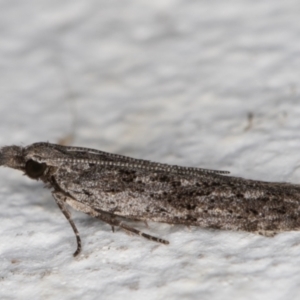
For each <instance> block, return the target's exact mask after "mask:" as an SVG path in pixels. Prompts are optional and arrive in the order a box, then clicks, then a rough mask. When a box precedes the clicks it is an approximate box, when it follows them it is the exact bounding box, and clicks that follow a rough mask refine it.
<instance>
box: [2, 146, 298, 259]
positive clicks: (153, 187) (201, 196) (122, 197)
mask: <svg viewBox="0 0 300 300" xmlns="http://www.w3.org/2000/svg"><path fill="white" fill-rule="evenodd" d="M0 165H1V166H5V167H10V168H14V169H17V170H20V171H23V172H25V174H26V175H27V176H28V177H30V178H32V179H35V180H42V181H43V182H44V183H45V184H46V186H47V187H48V188H50V189H51V191H52V195H53V197H54V199H55V201H56V203H57V205H58V207H59V208H60V210H61V211H62V213H63V214H64V215H65V217H66V218H67V220H68V221H69V223H70V225H71V227H72V229H73V231H74V233H75V235H76V239H77V249H76V251H75V252H74V256H77V255H78V254H79V253H80V251H81V239H80V236H79V232H78V230H77V228H76V226H75V224H74V222H73V220H72V218H71V214H70V212H69V210H68V206H71V207H72V208H73V209H75V210H78V211H81V212H84V213H86V214H88V215H90V216H92V217H95V218H98V219H100V220H101V221H103V222H105V223H107V224H109V225H110V226H112V229H113V231H114V227H119V228H121V229H123V230H125V231H127V232H131V233H134V234H137V235H140V236H142V237H145V238H147V239H149V240H152V241H155V242H159V243H163V244H168V243H169V242H168V241H166V240H164V239H161V238H157V237H154V236H151V235H149V234H146V233H144V232H141V231H139V230H137V229H135V228H133V227H131V226H129V225H127V224H126V219H127V220H129V219H130V220H139V221H145V222H147V221H154V222H164V223H169V224H184V225H189V226H200V227H203V228H215V229H223V230H243V231H248V232H253V233H259V234H262V235H265V236H274V235H275V234H276V233H279V232H282V231H288V230H299V228H300V226H299V225H300V216H299V215H300V213H299V210H300V205H299V204H300V185H295V184H289V183H276V182H264V181H255V180H247V179H243V178H238V177H232V176H228V175H226V174H228V173H229V172H226V171H216V170H207V169H200V168H191V167H181V166H176V165H168V164H161V163H155V162H150V161H147V160H142V159H134V158H131V157H126V156H122V155H117V154H112V153H107V152H103V151H99V150H94V149H89V148H82V147H69V146H61V145H56V144H50V143H35V144H32V145H29V146H27V147H19V146H6V147H3V148H1V149H0Z"/></svg>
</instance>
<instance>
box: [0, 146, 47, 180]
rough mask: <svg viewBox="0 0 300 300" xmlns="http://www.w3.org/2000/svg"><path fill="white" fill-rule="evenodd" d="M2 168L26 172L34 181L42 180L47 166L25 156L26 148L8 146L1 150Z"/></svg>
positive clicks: (0, 161) (0, 164) (0, 160)
mask: <svg viewBox="0 0 300 300" xmlns="http://www.w3.org/2000/svg"><path fill="white" fill-rule="evenodd" d="M0 166H4V167H9V168H13V169H17V170H20V171H24V172H25V174H26V175H27V176H28V177H30V178H33V179H38V178H40V177H41V176H42V175H43V174H44V172H45V170H46V168H47V165H46V164H45V163H40V162H38V161H35V160H34V159H31V158H30V157H27V156H26V155H25V148H23V147H19V146H6V147H3V148H1V149H0Z"/></svg>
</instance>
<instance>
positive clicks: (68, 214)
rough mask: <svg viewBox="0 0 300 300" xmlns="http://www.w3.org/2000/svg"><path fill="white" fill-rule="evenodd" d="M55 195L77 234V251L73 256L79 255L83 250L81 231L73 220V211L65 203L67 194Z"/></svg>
mask: <svg viewBox="0 0 300 300" xmlns="http://www.w3.org/2000/svg"><path fill="white" fill-rule="evenodd" d="M52 195H53V198H54V199H55V201H56V203H57V205H58V207H59V208H60V210H61V211H62V213H63V214H64V216H65V217H66V219H67V220H68V221H69V223H70V225H71V227H72V229H73V231H74V233H75V236H76V241H77V249H76V251H75V252H74V253H73V256H74V257H75V256H77V255H78V254H79V253H80V251H81V239H80V236H79V231H78V229H77V228H76V226H75V223H74V222H73V220H72V217H71V213H70V212H69V211H68V209H67V207H66V205H65V198H66V197H65V196H64V195H62V194H59V193H55V192H54V193H52Z"/></svg>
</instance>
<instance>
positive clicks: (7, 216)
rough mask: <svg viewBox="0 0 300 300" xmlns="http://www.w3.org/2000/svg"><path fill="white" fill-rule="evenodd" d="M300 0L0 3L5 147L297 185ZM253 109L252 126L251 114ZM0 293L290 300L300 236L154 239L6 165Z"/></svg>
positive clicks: (173, 230)
mask: <svg viewBox="0 0 300 300" xmlns="http://www.w3.org/2000/svg"><path fill="white" fill-rule="evenodd" d="M299 12H300V2H299V1H297V0H286V1H281V0H272V1H271V0H270V1H253V0H229V1H222V0H212V1H204V0H202V1H192V0H184V1H183V0H182V1H179V0H178V1H175V0H174V1H173V0H165V1H162V0H153V1H141V0H135V1H134V0H132V1H130V0H118V1H116V0H106V1H104V0H101V1H99V0H85V1H79V0H72V1H62V0H59V1H58V0H43V1H41V0H39V1H37V0H36V1H24V0H12V1H4V0H2V1H0V145H2V146H3V145H10V144H19V145H27V144H30V143H32V142H36V141H51V142H57V141H58V139H60V138H62V137H64V136H66V135H67V134H68V133H69V132H70V131H71V130H72V121H74V120H75V124H76V126H75V132H76V139H75V141H74V144H76V145H81V146H87V147H95V148H98V149H102V150H105V151H111V152H117V153H121V154H126V155H130V156H134V157H139V158H146V159H151V160H155V161H160V162H168V163H173V164H181V165H190V166H200V167H206V168H212V169H214V168H215V169H225V170H230V171H231V172H232V174H233V175H237V176H243V177H248V178H256V179H261V180H270V181H291V182H294V183H297V182H299V181H300V170H299V162H300V156H299V149H300V140H299V135H300V134H299V129H300V99H299V89H300V87H299V78H300V55H299V49H300V25H299ZM251 114H252V115H253V119H252V121H251V122H249V115H251ZM0 199H1V206H0V298H1V299H81V300H84V299H201V300H206V299H209V300H214V299H222V300H223V299H230V300H232V299H264V300H268V299H272V300H274V299H289V300H292V299H299V297H300V233H296V232H290V233H284V234H280V235H278V236H276V237H275V238H264V237H260V236H255V235H253V234H249V233H243V232H240V233H236V232H222V231H210V230H203V229H200V228H191V229H188V228H185V227H183V226H173V227H171V226H169V225H165V224H155V223H151V224H149V225H150V227H149V228H148V229H147V228H145V227H144V225H143V224H137V225H136V226H137V228H139V229H142V230H146V231H148V232H151V233H153V234H155V235H159V236H161V237H163V238H166V239H168V240H169V241H170V242H171V244H170V245H169V246H163V245H159V244H156V243H153V242H149V241H147V240H145V239H142V238H140V237H136V236H128V235H126V234H125V233H123V232H122V231H117V232H116V233H114V234H113V233H112V232H111V229H110V227H109V226H107V225H105V224H102V223H101V222H99V221H97V220H93V219H91V218H89V217H87V216H85V215H83V214H80V213H74V217H75V222H76V224H77V226H78V228H79V230H80V232H81V237H82V239H83V252H82V255H81V256H80V257H79V258H77V259H74V258H73V256H72V253H73V251H74V250H75V246H76V245H75V238H74V235H73V232H72V230H71V228H70V227H69V225H68V223H67V221H66V220H65V219H64V216H63V215H62V214H61V212H60V211H59V210H58V208H57V207H56V204H55V203H54V200H53V199H52V198H51V195H50V192H49V190H46V189H43V188H42V184H41V183H39V182H34V181H31V180H29V179H27V178H26V177H23V176H22V175H21V174H20V173H18V172H16V171H13V170H9V169H4V168H1V169H0Z"/></svg>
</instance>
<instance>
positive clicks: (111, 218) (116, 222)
mask: <svg viewBox="0 0 300 300" xmlns="http://www.w3.org/2000/svg"><path fill="white" fill-rule="evenodd" d="M97 212H98V211H97ZM108 214H109V213H108ZM109 215H110V214H109ZM96 217H97V218H98V219H100V220H101V221H103V222H105V223H107V224H109V225H111V226H112V227H114V226H117V227H120V228H122V229H124V230H125V231H128V232H132V233H134V234H137V235H139V236H142V237H144V238H146V239H148V240H150V241H154V242H157V243H162V244H165V245H168V244H169V241H166V240H164V239H161V238H158V237H155V236H152V235H150V234H147V233H144V232H142V231H140V230H138V229H135V228H134V227H131V226H128V225H126V224H124V223H123V222H122V221H120V220H117V219H115V217H114V215H112V216H111V215H110V216H109V217H107V215H105V214H104V213H101V212H100V213H99V212H98V214H97V215H96Z"/></svg>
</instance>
